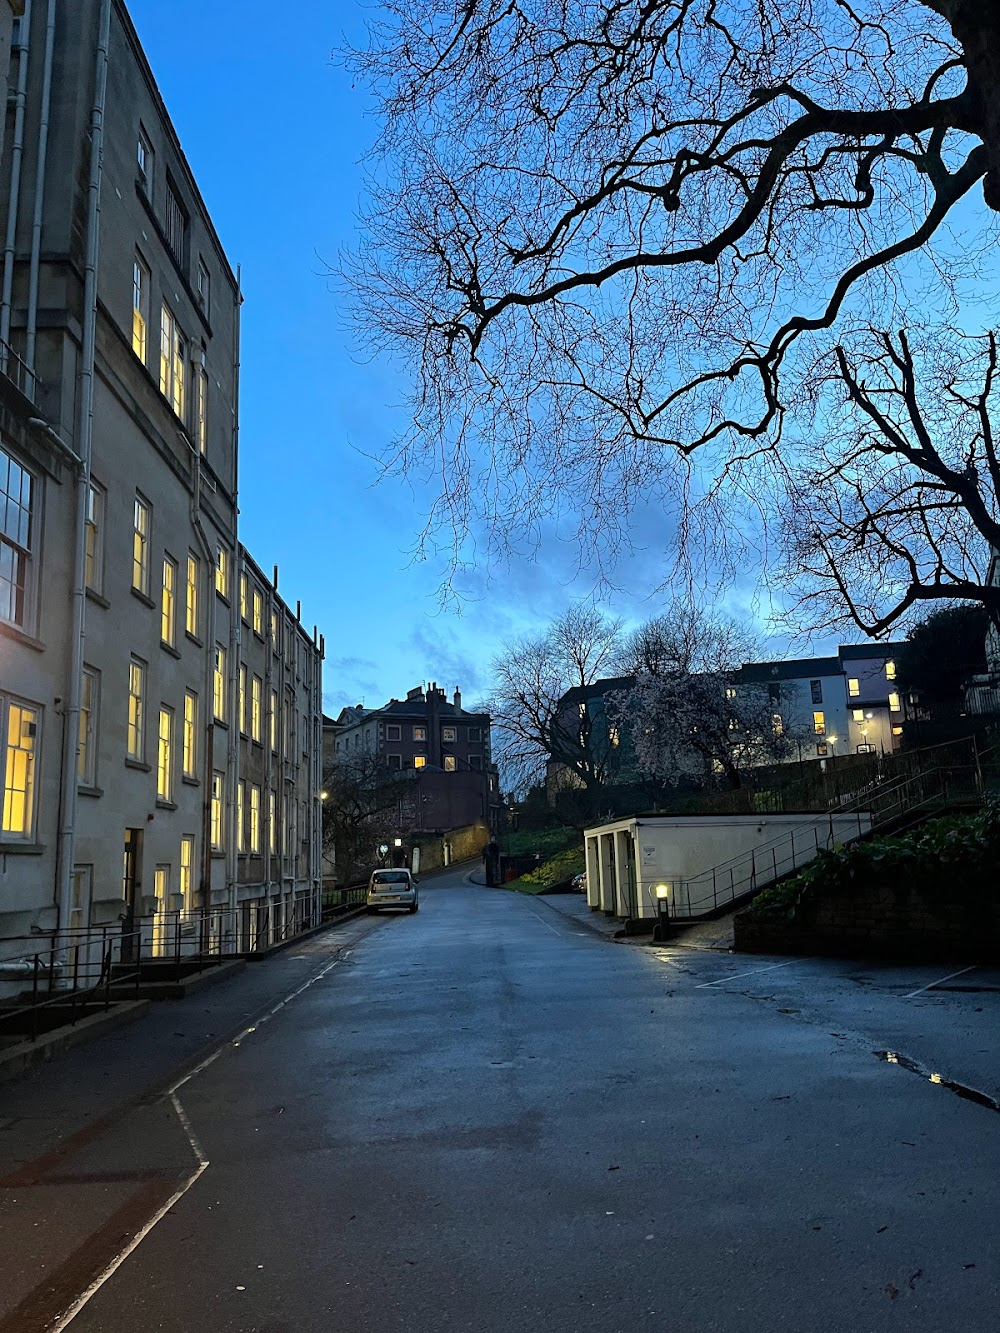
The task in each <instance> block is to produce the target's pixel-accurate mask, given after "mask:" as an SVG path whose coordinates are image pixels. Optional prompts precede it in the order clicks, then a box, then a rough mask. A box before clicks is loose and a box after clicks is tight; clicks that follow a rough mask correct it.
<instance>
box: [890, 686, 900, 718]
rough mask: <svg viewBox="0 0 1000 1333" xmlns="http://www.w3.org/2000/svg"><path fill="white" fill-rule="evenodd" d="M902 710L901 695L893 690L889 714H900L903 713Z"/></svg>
mask: <svg viewBox="0 0 1000 1333" xmlns="http://www.w3.org/2000/svg"><path fill="white" fill-rule="evenodd" d="M902 708H903V705H902V704H901V703H900V702H899V695H898V694H897V693H896V691H895V690H893V692H892V693H891V694H890V695H889V712H890V713H899V712H902Z"/></svg>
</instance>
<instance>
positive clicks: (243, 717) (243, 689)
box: [240, 662, 247, 736]
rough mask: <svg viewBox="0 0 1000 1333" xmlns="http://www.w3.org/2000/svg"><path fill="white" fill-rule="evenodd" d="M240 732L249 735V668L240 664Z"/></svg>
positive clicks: (242, 663)
mask: <svg viewBox="0 0 1000 1333" xmlns="http://www.w3.org/2000/svg"><path fill="white" fill-rule="evenodd" d="M240 731H242V732H243V734H244V736H245V735H246V734H247V668H246V663H245V662H241V663H240Z"/></svg>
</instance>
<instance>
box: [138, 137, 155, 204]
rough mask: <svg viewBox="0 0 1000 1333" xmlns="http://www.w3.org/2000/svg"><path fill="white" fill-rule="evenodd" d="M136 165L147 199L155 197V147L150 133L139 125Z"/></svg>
mask: <svg viewBox="0 0 1000 1333" xmlns="http://www.w3.org/2000/svg"><path fill="white" fill-rule="evenodd" d="M135 157H136V167H137V168H138V173H139V184H140V185H141V186H142V188H143V192H144V193H145V195H146V198H147V199H152V197H153V148H152V145H151V144H150V142H149V135H148V134H147V133H146V131H145V130H144V129H143V127H142V126H141V125H140V126H139V140H138V143H137V144H136V150H135Z"/></svg>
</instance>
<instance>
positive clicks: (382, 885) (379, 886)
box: [368, 870, 420, 912]
mask: <svg viewBox="0 0 1000 1333" xmlns="http://www.w3.org/2000/svg"><path fill="white" fill-rule="evenodd" d="M419 906H420V902H419V899H418V896H417V881H416V880H415V879H414V878H413V876H412V875H411V874H410V872H409V871H408V870H376V871H375V872H374V874H373V875H372V877H371V879H370V880H369V881H368V910H369V912H378V911H380V910H381V908H383V907H405V908H407V909H408V910H409V911H411V912H415V911H416V910H417V909H418V907H419Z"/></svg>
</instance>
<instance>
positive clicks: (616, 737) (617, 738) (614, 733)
mask: <svg viewBox="0 0 1000 1333" xmlns="http://www.w3.org/2000/svg"><path fill="white" fill-rule="evenodd" d="M621 739H622V738H621V732H620V731H619V730H618V728H617V726H616V725H615V724H614V723H612V724H611V726H610V727H608V744H609V745H620V744H621Z"/></svg>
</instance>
